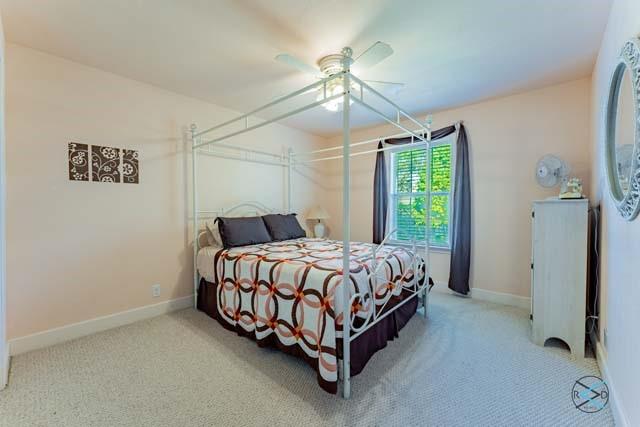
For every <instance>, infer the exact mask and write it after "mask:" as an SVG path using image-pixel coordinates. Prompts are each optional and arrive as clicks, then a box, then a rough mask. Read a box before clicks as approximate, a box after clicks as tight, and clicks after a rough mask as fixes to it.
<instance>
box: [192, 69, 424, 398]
mask: <svg viewBox="0 0 640 427" xmlns="http://www.w3.org/2000/svg"><path fill="white" fill-rule="evenodd" d="M351 62H352V61H351V58H350V57H345V58H344V59H343V63H342V71H340V72H339V73H336V74H334V75H331V76H328V77H326V78H323V79H320V80H318V81H317V82H315V83H312V84H310V85H307V86H305V87H303V88H301V89H299V90H297V91H295V92H292V93H290V94H289V95H286V96H283V97H280V98H278V99H276V100H274V101H272V102H269V103H267V104H265V105H263V106H261V107H259V108H256V109H254V110H252V111H250V112H249V113H246V114H242V115H240V116H238V117H235V118H233V119H230V120H227V121H225V122H223V123H220V124H218V125H215V126H212V127H209V128H206V129H204V130H201V131H200V130H198V129H197V127H196V125H195V124H192V125H191V148H192V150H191V153H192V155H191V161H192V187H191V190H192V191H191V196H192V200H191V201H192V212H193V216H192V218H191V219H192V220H193V223H192V226H193V270H194V304H195V305H196V306H197V302H198V286H199V282H200V275H199V272H198V268H197V256H198V250H199V249H200V248H199V244H198V242H199V235H200V226H199V222H200V219H204V218H205V217H207V215H210V212H209V211H204V210H200V208H199V203H198V185H199V183H198V167H200V166H201V165H200V164H199V161H198V157H199V155H205V156H213V157H219V158H225V159H232V160H238V161H247V162H253V163H261V164H266V165H273V166H279V167H283V168H286V190H285V194H286V197H287V200H286V203H285V206H286V209H287V210H288V211H289V212H291V210H292V199H291V198H292V192H293V190H292V188H293V171H294V170H295V165H296V164H297V163H311V162H318V161H324V160H334V159H342V165H343V168H342V170H343V195H342V202H343V203H342V205H343V206H342V209H343V213H342V221H343V227H342V230H343V236H342V247H343V256H342V268H341V271H340V274H341V275H342V283H350V282H351V281H350V277H349V276H350V273H351V272H350V263H351V261H352V260H351V258H350V241H351V231H350V221H351V212H350V202H351V188H350V186H351V185H350V183H351V179H350V158H351V157H355V156H361V155H364V154H368V153H373V152H379V151H387V150H391V149H397V147H383V148H380V149H376V150H365V151H351V148H352V147H358V146H361V145H364V144H368V143H371V142H374V141H376V140H367V141H360V142H356V143H353V144H351V123H350V120H351V105H350V104H351V101H353V103H355V104H357V105H359V106H362V107H364V108H365V109H367V110H368V111H370V112H371V113H373V114H375V115H376V116H378V117H380V118H382V119H383V120H384V121H386V122H387V123H389V124H391V125H393V126H394V127H396V128H398V129H400V130H401V131H402V132H403V133H402V134H400V135H393V136H389V137H390V138H391V137H393V138H395V137H411V139H412V141H411V143H410V144H405V145H404V146H403V147H408V146H415V147H416V149H417V148H423V149H424V150H425V154H426V155H427V156H428V155H429V150H430V147H431V126H430V123H426V124H424V123H420V121H418V120H417V119H416V118H414V117H413V116H411V115H410V114H409V113H407V112H406V111H405V110H403V109H402V108H401V107H399V106H398V105H397V104H395V103H394V102H393V101H391V100H390V99H388V98H387V97H385V96H384V95H383V94H381V93H380V92H378V91H376V90H375V89H374V88H372V87H371V86H369V85H368V84H367V83H365V82H364V81H362V80H360V79H359V78H357V77H356V76H354V75H353V74H352V73H351V71H350V68H349V67H350V65H351ZM336 82H337V83H336ZM339 83H341V86H340V88H341V91H338V92H340V93H335V92H336V91H335V87H336V86H335V85H336V84H339ZM328 86H331V88H332V89H333V90H331V91H328ZM311 91H318V92H319V93H320V94H321V96H319V97H317V98H316V100H315V101H314V102H309V103H305V104H304V105H303V106H302V107H290V108H289V109H288V110H286V112H285V113H280V114H278V115H277V116H276V117H273V118H271V119H262V118H260V117H259V114H264V113H265V112H266V111H268V110H269V109H273V108H274V107H276V106H283V104H285V103H287V102H290V101H291V100H293V99H295V98H298V97H300V96H302V95H305V94H307V93H309V92H311ZM352 92H355V93H352ZM369 97H371V98H372V99H378V102H379V101H380V100H381V101H383V103H384V104H385V105H386V106H390V107H391V108H392V109H393V111H394V112H395V116H394V117H390V116H389V115H387V114H385V113H383V112H382V111H380V110H379V109H377V108H376V107H374V106H373V105H371V104H370V103H369V102H368V100H369ZM298 99H299V98H298ZM331 101H339V102H342V114H341V115H342V140H343V141H342V142H343V143H342V145H341V146H338V147H331V148H323V149H319V150H313V151H310V152H308V153H301V154H299V153H294V152H293V150H292V149H288V150H286V151H283V152H282V153H281V154H275V153H270V152H268V151H265V150H262V149H254V148H245V147H242V146H239V145H238V146H236V145H233V144H223V143H222V141H225V140H227V139H230V138H233V137H237V136H239V135H242V134H245V133H248V132H251V131H254V130H257V129H259V128H262V127H264V126H267V125H269V124H272V123H276V122H280V121H282V120H284V119H287V118H289V117H291V116H294V115H296V114H299V113H302V112H304V111H307V110H310V109H312V108H316V107H318V106H321V105H323V104H325V103H327V102H331ZM407 123H408V125H407ZM412 124H413V125H416V128H415V129H411V127H412V126H411V125H412ZM238 126H239V127H240V129H238V128H237V127H238ZM219 132H223V133H222V134H218V133H219ZM382 139H384V138H379V139H378V140H382ZM330 151H341V153H340V154H339V155H331V156H328V157H324V158H323V157H320V158H318V157H315V156H317V155H318V154H324V153H327V152H330ZM427 158H428V157H427ZM426 163H427V164H426V166H425V167H426V173H427V179H426V181H427V188H426V189H425V194H426V195H427V197H426V202H425V209H424V214H425V227H424V229H425V233H424V242H425V244H424V258H423V260H424V283H422V284H419V283H418V280H417V277H418V274H416V273H417V272H418V270H419V268H418V267H419V260H418V248H417V241H416V239H414V240H413V242H412V247H413V257H412V259H411V264H412V266H411V267H410V270H412V271H413V272H414V274H413V279H412V280H411V281H410V282H409V283H408V284H406V285H405V290H410V291H411V295H410V297H408V298H407V299H406V300H404V301H403V302H401V303H400V304H397V305H394V306H392V307H384V306H383V307H382V309H385V310H384V312H380V313H379V314H378V313H376V309H375V301H374V308H373V312H372V313H374V314H375V316H374V315H373V314H372V315H371V318H370V319H368V320H367V322H366V323H367V325H366V327H362V326H356V325H354V324H353V319H352V318H351V304H350V302H353V301H354V296H352V295H351V289H350V286H343V287H342V288H343V291H344V294H343V295H342V307H336V308H335V311H336V313H341V314H342V316H343V319H344V322H343V326H345V327H344V328H343V333H342V337H340V338H338V339H341V340H342V348H343V355H342V360H339V361H338V368H339V369H338V370H339V373H340V375H339V379H340V381H341V382H342V395H343V397H344V398H345V399H348V398H349V396H350V394H351V381H350V380H351V375H350V352H349V349H350V342H351V341H352V340H353V339H355V338H356V337H357V336H359V335H360V334H362V333H363V332H364V330H366V329H368V328H369V327H371V326H373V325H375V324H376V323H377V322H378V320H380V319H382V318H383V317H385V316H387V315H389V314H390V313H392V312H393V311H395V310H396V309H398V308H399V307H400V306H402V305H404V304H405V303H406V302H408V301H409V300H410V299H413V298H414V297H419V296H421V297H422V306H423V308H424V315H425V317H426V315H427V307H428V298H429V297H428V280H429V277H430V264H431V263H430V259H429V255H430V254H429V252H430V251H429V238H430V236H429V232H430V230H429V228H430V227H429V224H430V191H431V189H430V186H429V183H430V178H431V177H430V175H431V170H430V168H429V167H428V164H429V162H426ZM386 240H387V239H386V238H385V242H384V243H386ZM420 240H422V239H420ZM384 243H383V245H384ZM383 245H381V246H383ZM381 246H375V247H374V249H373V250H372V253H371V254H370V255H371V259H372V263H373V265H374V266H376V265H379V263H380V260H378V259H376V257H377V254H378V253H379V250H380V248H381ZM376 271H377V269H376ZM369 279H372V280H373V282H374V283H375V282H377V279H376V277H370V278H369ZM385 306H386V304H385ZM382 309H381V310H382Z"/></svg>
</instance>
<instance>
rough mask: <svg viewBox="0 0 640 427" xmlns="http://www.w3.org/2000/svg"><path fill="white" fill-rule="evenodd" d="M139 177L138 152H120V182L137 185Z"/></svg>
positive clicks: (125, 150) (124, 150)
mask: <svg viewBox="0 0 640 427" xmlns="http://www.w3.org/2000/svg"><path fill="white" fill-rule="evenodd" d="M139 179H140V176H139V175H138V151H137V150H127V149H126V148H125V149H123V150H122V182H124V183H125V184H137V183H138V182H139Z"/></svg>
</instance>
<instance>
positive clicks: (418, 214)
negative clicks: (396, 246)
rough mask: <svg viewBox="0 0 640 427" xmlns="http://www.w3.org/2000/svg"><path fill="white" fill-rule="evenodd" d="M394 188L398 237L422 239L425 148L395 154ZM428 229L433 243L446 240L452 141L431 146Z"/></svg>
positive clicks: (424, 198) (393, 195) (409, 239)
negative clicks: (429, 221) (429, 228)
mask: <svg viewBox="0 0 640 427" xmlns="http://www.w3.org/2000/svg"><path fill="white" fill-rule="evenodd" d="M393 166H394V172H395V188H394V189H393V191H392V193H393V194H392V197H393V205H392V206H394V209H395V212H394V218H395V224H396V227H397V229H398V231H397V234H396V239H397V240H404V241H411V240H412V239H414V238H415V239H416V240H421V239H424V235H425V201H426V197H425V195H424V193H425V192H426V177H427V168H426V159H425V150H423V149H415V150H406V151H400V152H397V153H395V154H394V165H393ZM430 167H431V170H432V174H431V215H430V220H431V224H430V226H431V233H430V243H431V245H434V246H448V244H449V192H450V187H451V145H450V144H443V145H438V146H436V147H433V148H432V149H431V159H430Z"/></svg>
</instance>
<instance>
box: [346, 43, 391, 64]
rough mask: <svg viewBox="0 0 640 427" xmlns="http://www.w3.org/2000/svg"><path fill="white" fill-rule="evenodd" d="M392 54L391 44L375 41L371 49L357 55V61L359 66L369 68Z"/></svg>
mask: <svg viewBox="0 0 640 427" xmlns="http://www.w3.org/2000/svg"><path fill="white" fill-rule="evenodd" d="M391 54H393V49H391V46H389V45H388V44H386V43H383V42H375V43H374V44H373V45H371V47H370V48H369V49H367V50H365V51H364V52H363V53H362V54H361V55H360V56H359V57H357V58H356V60H355V62H357V63H358V67H359V68H369V67H373V66H374V65H376V64H377V63H379V62H381V61H382V60H384V59H385V58H387V57H389V56H391Z"/></svg>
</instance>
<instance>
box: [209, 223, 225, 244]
mask: <svg viewBox="0 0 640 427" xmlns="http://www.w3.org/2000/svg"><path fill="white" fill-rule="evenodd" d="M205 227H206V228H207V241H208V242H209V246H217V247H222V238H221V237H220V230H219V229H218V224H214V223H213V221H207V222H206V223H205Z"/></svg>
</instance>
